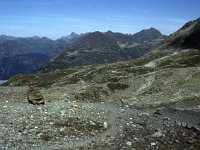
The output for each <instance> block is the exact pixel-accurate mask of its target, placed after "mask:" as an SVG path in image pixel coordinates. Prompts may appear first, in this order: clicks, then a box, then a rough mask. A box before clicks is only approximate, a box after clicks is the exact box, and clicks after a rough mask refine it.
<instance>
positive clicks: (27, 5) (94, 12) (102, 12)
mask: <svg viewBox="0 0 200 150" xmlns="http://www.w3.org/2000/svg"><path fill="white" fill-rule="evenodd" d="M0 8H1V9H0V20H1V21H0V34H6V35H13V36H22V37H26V36H34V35H38V36H47V37H50V38H53V39H56V38H59V37H61V36H66V35H68V34H69V33H71V32H72V31H74V32H77V33H85V32H93V31H103V32H104V31H107V30H112V31H114V32H122V33H130V34H133V33H135V32H138V31H140V30H142V29H145V28H150V27H155V28H157V29H159V30H160V31H161V32H162V33H163V34H167V35H168V34H170V33H172V32H174V31H176V30H177V29H178V28H180V27H181V26H182V25H183V24H184V23H186V22H187V21H189V20H193V19H196V18H198V17H200V0H191V1H189V0H0Z"/></svg>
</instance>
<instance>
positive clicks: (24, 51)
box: [0, 32, 79, 79]
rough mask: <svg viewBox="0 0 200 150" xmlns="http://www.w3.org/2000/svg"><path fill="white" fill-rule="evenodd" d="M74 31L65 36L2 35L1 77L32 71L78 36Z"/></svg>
mask: <svg viewBox="0 0 200 150" xmlns="http://www.w3.org/2000/svg"><path fill="white" fill-rule="evenodd" d="M78 36H79V35H78V34H75V33H74V32H73V33H71V34H70V35H69V36H67V37H65V38H60V39H57V40H51V39H49V38H47V37H38V36H34V37H27V38H21V37H13V36H6V35H1V36H0V79H7V78H9V77H10V76H13V75H17V74H25V73H32V72H34V71H36V70H37V69H38V68H39V66H40V65H41V64H42V63H44V62H47V61H48V60H49V59H50V58H51V57H52V56H53V55H55V54H57V53H59V52H60V51H62V50H63V49H64V48H66V47H67V45H68V44H69V43H70V42H72V41H73V40H75V39H76V38H78Z"/></svg>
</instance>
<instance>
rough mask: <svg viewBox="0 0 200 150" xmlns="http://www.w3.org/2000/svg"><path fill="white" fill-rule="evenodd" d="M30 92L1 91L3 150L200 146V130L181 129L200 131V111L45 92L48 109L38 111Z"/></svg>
mask: <svg viewBox="0 0 200 150" xmlns="http://www.w3.org/2000/svg"><path fill="white" fill-rule="evenodd" d="M26 90H27V87H0V99H1V101H0V149H9V150H10V149H11V150H12V149H20V150H23V149H24V150H27V149H30V150H31V149H35V150H40V149H41V150H43V149H48V150H55V149H63V150H64V149H95V150H96V149H113V150H114V149H198V148H199V146H200V138H199V136H200V135H199V131H196V130H195V131H194V129H193V128H192V129H186V128H185V127H181V126H180V123H181V122H186V123H190V124H192V125H194V126H195V127H199V123H200V119H199V118H200V114H199V113H198V112H196V113H192V112H190V111H189V112H185V111H178V110H176V111H174V110H173V109H172V110H167V109H166V108H146V109H142V108H134V107H133V106H129V105H122V104H115V103H85V102H76V101H70V100H69V99H65V97H63V98H60V97H58V96H59V95H54V97H51V96H50V95H51V94H50V95H48V94H47V93H48V90H45V89H43V90H42V93H43V95H44V97H45V99H46V104H45V105H39V106H37V105H31V104H29V103H28V102H27V100H26ZM55 93H56V92H55ZM56 96H57V97H58V98H57V99H56V98H55V97H56ZM48 99H49V101H48ZM157 111H158V112H160V114H159V113H158V114H157V113H155V112H157ZM175 120H176V121H175Z"/></svg>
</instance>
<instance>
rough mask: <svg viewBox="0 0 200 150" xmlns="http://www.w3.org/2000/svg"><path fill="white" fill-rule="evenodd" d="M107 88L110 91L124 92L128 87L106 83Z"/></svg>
mask: <svg viewBox="0 0 200 150" xmlns="http://www.w3.org/2000/svg"><path fill="white" fill-rule="evenodd" d="M107 86H108V88H109V89H110V90H111V91H112V92H115V90H125V89H127V88H129V87H130V85H127V84H123V83H113V82H111V83H107Z"/></svg>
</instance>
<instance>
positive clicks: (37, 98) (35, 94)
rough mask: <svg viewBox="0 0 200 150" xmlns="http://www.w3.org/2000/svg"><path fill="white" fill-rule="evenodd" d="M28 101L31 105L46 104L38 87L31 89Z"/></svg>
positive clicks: (28, 93)
mask: <svg viewBox="0 0 200 150" xmlns="http://www.w3.org/2000/svg"><path fill="white" fill-rule="evenodd" d="M27 99H28V102H29V103H31V104H34V105H35V104H37V105H38V104H44V97H43V96H42V94H41V92H40V89H39V88H38V87H30V88H29V89H28V91H27Z"/></svg>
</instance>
